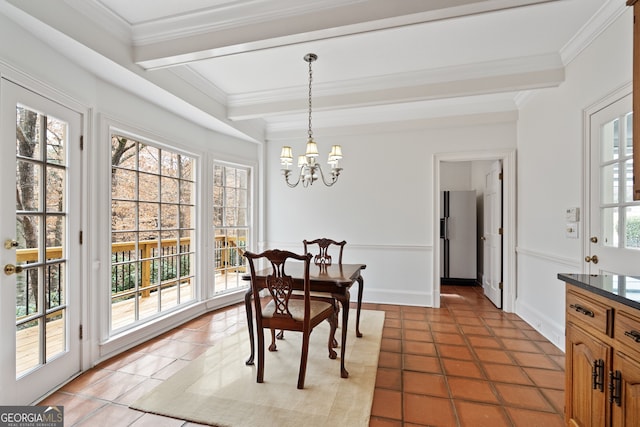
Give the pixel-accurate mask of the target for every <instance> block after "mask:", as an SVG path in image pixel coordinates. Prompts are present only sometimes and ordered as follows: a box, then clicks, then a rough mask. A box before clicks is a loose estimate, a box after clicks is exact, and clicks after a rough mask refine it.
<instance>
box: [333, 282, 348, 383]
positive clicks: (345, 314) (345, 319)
mask: <svg viewBox="0 0 640 427" xmlns="http://www.w3.org/2000/svg"><path fill="white" fill-rule="evenodd" d="M336 297H337V299H338V300H339V301H340V304H341V305H342V346H341V348H340V376H341V377H342V378H349V372H348V371H347V369H346V368H345V367H344V355H345V350H346V348H347V329H348V324H349V299H350V294H349V291H348V290H347V291H346V293H345V294H344V295H342V294H341V295H339V296H337V295H336Z"/></svg>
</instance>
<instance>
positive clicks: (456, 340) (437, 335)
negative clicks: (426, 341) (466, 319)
mask: <svg viewBox="0 0 640 427" xmlns="http://www.w3.org/2000/svg"><path fill="white" fill-rule="evenodd" d="M433 340H434V341H435V342H437V343H441V344H457V345H465V344H466V343H465V341H464V338H463V337H462V335H461V334H457V333H456V334H450V333H447V332H434V333H433Z"/></svg>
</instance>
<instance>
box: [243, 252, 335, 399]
mask: <svg viewBox="0 0 640 427" xmlns="http://www.w3.org/2000/svg"><path fill="white" fill-rule="evenodd" d="M244 256H245V257H246V258H247V260H248V263H249V268H250V271H251V291H252V294H253V300H254V304H255V313H256V324H257V332H258V333H257V335H258V374H257V382H259V383H261V382H264V355H265V353H264V346H265V341H264V330H265V329H270V330H271V345H270V346H269V351H276V350H277V348H276V340H275V330H276V329H280V330H285V331H296V332H301V333H302V349H301V355H300V370H299V373H298V388H299V389H302V388H304V379H305V375H306V370H307V358H308V355H309V336H310V335H311V331H313V328H315V327H316V326H317V325H319V324H320V323H322V321H324V320H329V324H330V325H331V326H330V328H331V330H330V333H329V338H328V341H327V348H328V350H329V358H330V359H335V358H336V357H337V354H336V352H335V351H334V350H333V345H332V344H333V337H334V334H335V329H336V326H335V322H333V321H331V319H334V318H336V313H335V305H334V304H332V303H331V302H328V301H326V300H317V299H312V298H311V297H310V292H311V284H310V280H309V266H310V264H311V254H306V255H298V254H295V253H293V252H289V251H283V250H278V249H273V250H266V251H264V252H262V253H260V254H255V253H252V252H249V251H247V252H245V254H244ZM260 260H264V261H265V264H266V266H267V267H270V268H271V274H269V275H268V276H267V277H266V278H262V279H260V278H257V277H256V266H255V263H256V262H259V261H260ZM293 260H298V261H303V262H304V280H303V282H304V290H303V294H302V298H291V295H292V292H293V288H294V280H293V279H292V277H291V276H288V275H287V273H286V265H287V261H293ZM262 289H267V290H268V292H269V294H268V295H267V296H266V297H264V298H267V300H268V302H267V303H266V305H264V306H263V304H264V303H265V302H266V301H265V300H264V298H262V297H261V296H260V291H261V290H262Z"/></svg>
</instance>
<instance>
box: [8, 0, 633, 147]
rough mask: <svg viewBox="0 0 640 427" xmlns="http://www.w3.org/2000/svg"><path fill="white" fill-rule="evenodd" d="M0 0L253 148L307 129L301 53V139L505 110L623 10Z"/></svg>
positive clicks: (598, 2)
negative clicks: (310, 116) (317, 130)
mask: <svg viewBox="0 0 640 427" xmlns="http://www.w3.org/2000/svg"><path fill="white" fill-rule="evenodd" d="M6 1H7V2H8V3H9V4H11V5H12V6H14V7H15V8H17V9H19V10H20V11H21V12H26V14H27V15H29V16H32V17H36V18H37V19H38V20H40V21H42V22H45V23H47V24H48V25H49V26H50V27H51V28H52V29H54V30H55V31H58V32H60V33H62V34H64V36H65V39H69V40H73V41H75V42H76V43H78V44H79V45H82V46H83V47H84V48H85V49H89V50H90V51H91V52H92V53H95V54H97V55H99V56H100V57H101V58H104V59H105V63H111V64H115V65H117V66H119V68H120V71H119V72H118V73H115V74H114V73H113V72H105V71H104V67H95V68H96V69H95V70H93V71H94V72H97V73H100V72H102V73H105V76H104V78H106V79H115V77H114V76H116V75H117V76H120V77H118V79H117V80H118V81H119V82H120V83H119V84H121V85H126V83H125V82H126V81H127V79H125V78H122V75H121V74H120V73H123V72H126V73H130V74H131V75H132V76H135V80H138V81H139V80H140V79H143V80H145V81H146V82H149V83H150V85H149V88H150V87H153V88H154V90H155V89H158V90H161V91H165V92H166V93H168V94H170V95H171V97H175V98H177V99H179V100H180V102H177V103H176V105H179V104H181V103H184V106H185V111H184V112H183V114H185V115H189V114H192V115H193V114H194V113H193V111H197V112H198V114H195V115H194V116H213V117H216V119H215V120H217V121H219V122H220V123H221V128H220V129H219V130H222V131H225V129H227V128H233V129H235V130H238V129H240V133H242V134H244V133H246V134H251V135H252V137H251V138H255V139H263V138H264V137H266V138H268V137H269V135H271V134H276V133H278V132H288V131H292V130H296V129H303V128H305V126H306V125H307V120H306V108H307V99H306V98H307V94H308V93H307V91H308V87H307V85H308V81H307V79H308V73H307V63H306V62H304V61H303V57H304V55H305V54H306V53H309V52H313V53H315V54H317V55H318V60H317V61H316V62H315V63H314V64H313V72H314V74H313V85H314V86H313V98H314V103H313V105H314V127H341V126H350V125H356V124H366V123H368V122H373V121H375V122H379V121H386V120H389V121H391V120H393V121H397V120H408V119H410V120H418V119H424V118H434V117H446V116H456V115H471V114H486V113H492V112H501V111H514V110H516V109H517V103H518V102H519V100H520V99H523V94H525V93H528V92H529V91H531V90H536V89H540V88H547V87H554V86H557V85H559V84H561V83H562V81H563V79H564V67H565V66H566V64H568V63H569V62H570V61H571V60H572V59H573V58H574V57H575V55H577V54H578V53H579V52H580V50H581V49H582V48H583V47H584V46H586V45H587V44H588V42H589V41H590V40H591V39H592V38H593V37H595V36H596V35H597V34H598V33H599V32H600V31H602V29H603V28H605V27H606V24H607V23H608V22H609V20H611V19H614V18H615V17H616V16H617V15H619V14H620V13H621V11H622V10H624V1H622V0H551V1H547V0H401V1H389V0H180V1H175V0H135V1H132V0H54V1H49V2H23V1H20V0H6ZM33 3H40V6H39V7H37V6H35V5H34V4H33ZM44 3H46V4H47V5H46V6H45V5H44ZM52 4H53V5H52ZM56 4H57V7H56V6H55V5H56ZM43 8H46V10H43ZM74 17H75V18H74ZM79 17H80V20H81V21H82V23H81V24H79V23H78V22H79V21H78V18H79ZM23 21H24V22H27V20H26V19H23ZM25 25H26V24H25ZM50 42H52V41H51V40H50ZM52 43H53V42H52ZM61 43H62V42H61ZM66 44H67V46H66V49H69V50H73V49H72V48H71V44H70V43H69V42H68V41H67V42H66ZM74 46H76V45H74ZM69 54H70V55H72V53H69ZM82 55H87V52H86V51H85V52H84V53H82ZM87 66H88V67H91V65H87ZM100 70H103V71H100ZM133 86H136V85H135V84H133ZM137 86H138V87H139V85H137ZM134 90H135V89H134ZM187 107H188V108H187ZM174 108H179V107H174ZM180 108H182V107H180ZM188 109H192V112H191V113H189V112H188V111H187V110H188ZM204 121H205V122H206V120H204ZM210 127H214V128H215V127H216V126H210ZM223 128H224V129H223ZM234 132H235V131H230V132H228V133H232V134H233V133H234Z"/></svg>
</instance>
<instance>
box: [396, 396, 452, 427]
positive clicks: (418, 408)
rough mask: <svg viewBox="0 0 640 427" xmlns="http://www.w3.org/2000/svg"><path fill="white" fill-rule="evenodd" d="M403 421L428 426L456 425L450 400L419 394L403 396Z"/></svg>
mask: <svg viewBox="0 0 640 427" xmlns="http://www.w3.org/2000/svg"><path fill="white" fill-rule="evenodd" d="M403 408H404V421H405V422H408V423H416V424H420V425H428V426H443V427H444V426H455V425H456V424H457V421H456V417H455V413H454V411H453V405H452V403H451V400H449V399H443V398H440V397H432V396H425V395H420V394H412V393H405V394H404V404H403Z"/></svg>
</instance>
